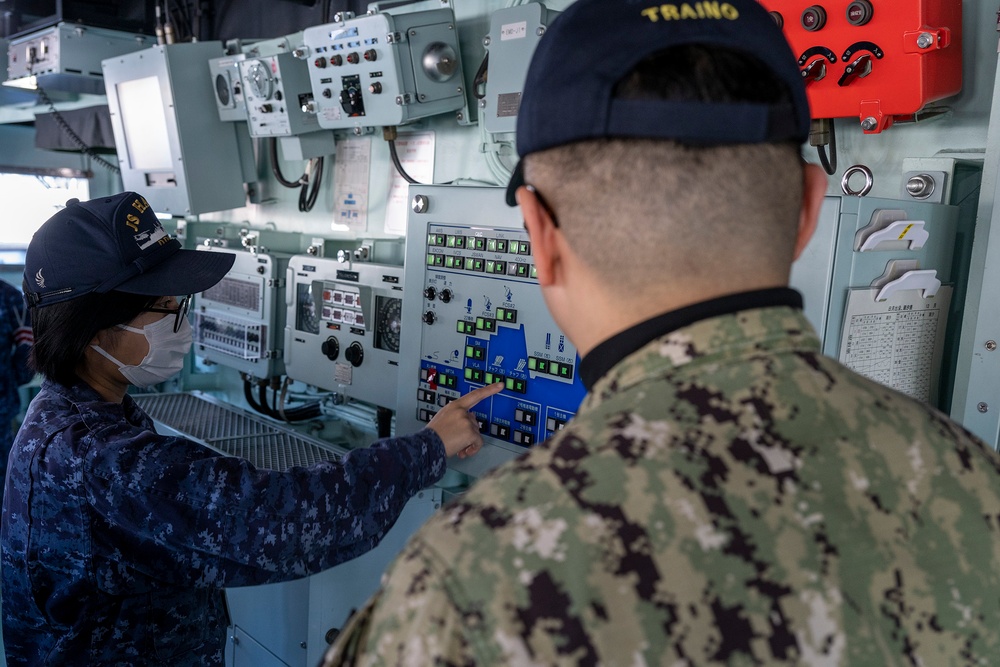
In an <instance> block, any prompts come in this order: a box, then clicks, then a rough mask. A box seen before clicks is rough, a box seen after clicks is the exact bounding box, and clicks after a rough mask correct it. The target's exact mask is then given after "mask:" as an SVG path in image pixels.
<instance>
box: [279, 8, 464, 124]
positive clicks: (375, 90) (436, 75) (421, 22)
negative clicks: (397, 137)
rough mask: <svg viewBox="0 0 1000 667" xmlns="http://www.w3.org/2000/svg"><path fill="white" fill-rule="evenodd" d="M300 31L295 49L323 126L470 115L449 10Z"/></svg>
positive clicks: (371, 18) (378, 17)
mask: <svg viewBox="0 0 1000 667" xmlns="http://www.w3.org/2000/svg"><path fill="white" fill-rule="evenodd" d="M348 16H349V15H348ZM303 35H304V40H305V44H304V46H303V47H302V48H301V49H297V54H298V55H299V56H301V57H302V58H303V59H305V60H306V61H307V62H308V67H309V80H310V82H311V84H312V90H313V95H314V98H315V102H314V111H315V113H316V116H317V118H318V120H319V124H320V127H323V128H326V129H332V130H343V129H355V130H356V131H357V132H361V131H362V129H363V128H365V127H376V126H389V125H402V124H403V123H408V122H410V121H413V120H417V119H419V118H424V117H426V116H433V115H436V114H441V113H447V112H449V111H462V112H463V114H464V116H463V117H467V116H468V113H467V109H466V99H465V91H464V88H463V87H464V85H465V84H464V77H463V74H462V61H461V55H460V49H459V43H458V29H457V26H456V24H455V15H454V13H453V12H452V10H451V9H433V10H430V11H422V12H412V13H408V14H385V13H376V14H368V15H365V16H359V17H357V18H346V19H345V20H343V21H340V22H337V23H328V24H325V25H321V26H316V27H313V28H308V29H306V30H305V31H304V33H303Z"/></svg>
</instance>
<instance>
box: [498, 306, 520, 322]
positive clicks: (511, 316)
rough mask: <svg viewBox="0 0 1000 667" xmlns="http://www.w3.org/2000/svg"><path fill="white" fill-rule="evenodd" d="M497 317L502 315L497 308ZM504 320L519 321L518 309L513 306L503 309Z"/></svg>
mask: <svg viewBox="0 0 1000 667" xmlns="http://www.w3.org/2000/svg"><path fill="white" fill-rule="evenodd" d="M497 317H500V309H499V308H498V309H497ZM503 321H504V322H511V323H514V322H517V311H516V310H513V309H511V308H504V309H503Z"/></svg>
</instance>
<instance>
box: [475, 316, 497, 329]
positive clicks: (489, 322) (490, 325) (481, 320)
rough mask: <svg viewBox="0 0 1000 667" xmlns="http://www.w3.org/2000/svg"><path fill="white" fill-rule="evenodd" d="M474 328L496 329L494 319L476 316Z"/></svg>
mask: <svg viewBox="0 0 1000 667" xmlns="http://www.w3.org/2000/svg"><path fill="white" fill-rule="evenodd" d="M476 328H477V329H479V330H480V331H487V332H492V331H496V330H497V322H496V320H493V319H490V318H488V317H477V318H476Z"/></svg>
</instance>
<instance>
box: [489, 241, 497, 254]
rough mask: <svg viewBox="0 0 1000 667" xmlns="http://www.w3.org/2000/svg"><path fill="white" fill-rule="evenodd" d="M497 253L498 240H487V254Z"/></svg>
mask: <svg viewBox="0 0 1000 667" xmlns="http://www.w3.org/2000/svg"><path fill="white" fill-rule="evenodd" d="M496 251H497V240H496V239H486V252H496Z"/></svg>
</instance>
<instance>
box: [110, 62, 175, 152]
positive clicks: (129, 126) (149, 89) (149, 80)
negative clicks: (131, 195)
mask: <svg viewBox="0 0 1000 667" xmlns="http://www.w3.org/2000/svg"><path fill="white" fill-rule="evenodd" d="M116 88H117V90H118V104H119V106H120V107H121V116H122V127H123V128H124V130H125V144H126V148H127V150H128V159H129V163H130V164H131V166H132V168H133V169H142V170H160V169H173V160H172V159H171V154H170V136H169V134H168V131H167V118H166V115H165V111H164V106H163V96H162V95H161V93H160V80H159V79H158V78H157V77H155V76H148V77H146V78H143V79H133V80H132V81H123V82H121V83H119V84H117V85H116Z"/></svg>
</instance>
